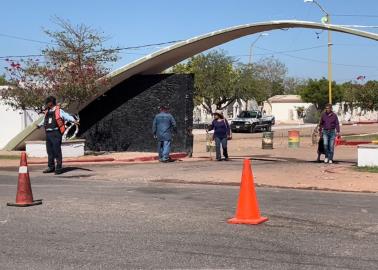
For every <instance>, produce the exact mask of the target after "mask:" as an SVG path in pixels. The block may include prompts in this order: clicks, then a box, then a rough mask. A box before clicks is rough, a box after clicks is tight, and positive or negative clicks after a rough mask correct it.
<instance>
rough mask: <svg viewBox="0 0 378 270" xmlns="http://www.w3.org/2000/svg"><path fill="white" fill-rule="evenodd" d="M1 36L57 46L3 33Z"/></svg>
mask: <svg viewBox="0 0 378 270" xmlns="http://www.w3.org/2000/svg"><path fill="white" fill-rule="evenodd" d="M0 36H2V37H7V38H13V39H18V40H24V41H30V42H35V43H40V44H49V45H55V44H54V43H51V42H48V41H41V40H36V39H30V38H24V37H19V36H13V35H8V34H2V33H0Z"/></svg>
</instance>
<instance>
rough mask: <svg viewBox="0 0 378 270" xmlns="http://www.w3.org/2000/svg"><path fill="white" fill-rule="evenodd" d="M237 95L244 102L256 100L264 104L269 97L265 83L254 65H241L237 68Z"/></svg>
mask: <svg viewBox="0 0 378 270" xmlns="http://www.w3.org/2000/svg"><path fill="white" fill-rule="evenodd" d="M236 72H237V75H238V77H237V80H236V85H235V89H236V93H235V96H236V97H237V98H240V99H242V100H244V101H245V102H246V103H247V101H248V100H251V99H254V100H256V102H257V103H262V102H263V101H265V100H266V99H267V98H268V97H269V96H268V93H267V91H266V87H265V86H266V83H265V81H264V80H263V79H262V78H261V77H259V75H258V72H257V70H256V69H255V68H254V66H253V65H244V64H239V65H238V66H237V68H236Z"/></svg>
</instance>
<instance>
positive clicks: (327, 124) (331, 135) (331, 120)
mask: <svg viewBox="0 0 378 270" xmlns="http://www.w3.org/2000/svg"><path fill="white" fill-rule="evenodd" d="M319 132H320V136H322V137H323V140H324V142H323V143H324V151H325V159H324V163H331V164H332V163H333V156H334V149H335V138H336V137H338V136H340V124H339V119H338V118H337V115H336V114H335V113H334V112H333V111H332V104H327V105H326V108H325V112H324V113H323V114H322V116H321V118H320V123H319Z"/></svg>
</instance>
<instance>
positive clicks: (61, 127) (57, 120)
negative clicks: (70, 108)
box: [45, 105, 66, 134]
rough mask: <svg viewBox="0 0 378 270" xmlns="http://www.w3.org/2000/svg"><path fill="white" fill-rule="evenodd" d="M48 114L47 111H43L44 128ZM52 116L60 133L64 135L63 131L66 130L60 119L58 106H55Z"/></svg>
mask: <svg viewBox="0 0 378 270" xmlns="http://www.w3.org/2000/svg"><path fill="white" fill-rule="evenodd" d="M48 112H49V110H46V111H45V127H46V124H47V123H46V122H47V117H48ZM54 116H55V121H56V125H57V127H58V129H59V131H60V133H61V134H64V131H65V130H66V126H65V124H64V121H63V119H62V117H61V116H60V106H59V105H56V106H55V111H54Z"/></svg>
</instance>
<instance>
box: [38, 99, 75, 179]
mask: <svg viewBox="0 0 378 270" xmlns="http://www.w3.org/2000/svg"><path fill="white" fill-rule="evenodd" d="M45 104H46V111H45V118H44V119H43V122H41V123H40V125H39V126H42V125H43V126H44V127H45V131H46V150H47V155H48V168H47V169H46V170H44V171H43V173H52V172H55V174H61V173H62V159H63V158H62V148H61V144H62V135H63V133H64V131H65V128H66V127H65V125H64V122H65V121H66V122H71V123H75V124H78V122H77V121H76V120H75V119H74V118H73V117H72V116H71V115H69V114H68V113H66V112H65V111H63V110H62V109H61V108H60V106H59V105H57V104H56V98H55V97H53V96H49V97H48V98H46V101H45ZM55 161H56V165H55Z"/></svg>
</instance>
